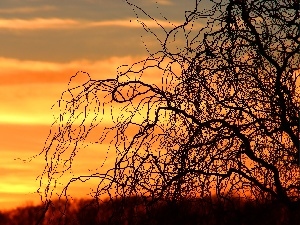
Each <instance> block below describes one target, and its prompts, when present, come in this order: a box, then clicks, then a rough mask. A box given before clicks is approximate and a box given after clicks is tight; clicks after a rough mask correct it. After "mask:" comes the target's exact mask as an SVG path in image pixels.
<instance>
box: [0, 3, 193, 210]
mask: <svg viewBox="0 0 300 225" xmlns="http://www.w3.org/2000/svg"><path fill="white" fill-rule="evenodd" d="M132 2H133V3H138V5H139V6H141V8H143V9H144V10H145V11H146V12H147V13H149V14H150V15H151V16H153V17H154V18H156V19H157V20H158V21H159V22H160V23H161V24H162V25H163V26H164V27H165V28H167V29H171V28H173V27H174V25H176V24H180V23H182V22H183V21H184V10H192V9H193V7H194V4H195V3H194V1H192V0H191V1H181V0H145V1H137V0H136V1H132ZM160 13H161V14H160ZM138 15H139V18H140V19H141V20H142V21H143V22H144V23H145V24H146V25H147V26H148V27H149V28H151V29H152V30H153V31H155V32H157V34H158V35H161V36H160V37H164V36H163V33H162V32H161V28H159V27H158V26H157V24H156V23H154V22H153V21H151V20H150V19H149V18H147V17H146V16H145V15H143V14H142V13H141V12H139V13H138ZM162 15H163V16H165V17H167V18H168V21H169V22H171V23H168V22H167V21H166V20H165V19H164V18H163V16H162ZM172 24H173V25H172ZM141 36H143V37H141ZM0 43H1V44H0V45H1V51H0V68H1V72H0V77H1V79H0V86H1V88H0V106H1V107H0V209H8V208H11V207H15V206H18V205H22V204H25V203H26V202H27V203H28V202H30V201H33V202H36V201H37V200H38V199H39V196H38V195H37V194H34V192H36V190H37V188H38V187H39V182H38V180H36V178H37V176H39V175H40V174H41V172H42V170H43V167H44V164H45V161H44V158H43V156H40V157H37V158H35V159H33V160H32V161H31V162H23V160H28V159H29V158H30V157H32V156H34V155H36V154H38V153H39V152H40V151H41V150H42V149H43V146H44V143H45V140H46V138H47V136H48V133H49V130H50V125H51V124H52V122H53V121H54V119H53V114H55V110H54V111H53V110H52V111H51V106H52V105H53V104H55V102H56V101H57V100H58V99H59V98H60V96H61V93H62V92H63V91H64V90H66V88H67V84H68V81H69V79H70V77H71V76H72V75H74V74H75V73H76V72H77V71H85V72H88V73H89V74H90V76H91V77H92V78H94V79H96V78H97V79H102V78H108V77H115V75H116V68H117V67H118V66H120V65H123V64H128V65H131V64H132V63H134V62H137V61H139V60H140V59H144V58H145V57H146V56H147V55H148V53H147V51H146V48H145V46H144V45H145V43H146V44H147V47H148V48H149V50H150V51H156V50H157V49H158V45H157V43H158V42H157V41H156V40H155V38H154V37H153V36H151V35H150V34H149V33H147V32H145V31H144V29H143V28H142V25H141V24H140V23H139V22H137V19H136V15H135V13H134V11H133V10H132V8H130V6H128V5H127V4H126V3H125V2H124V1H122V0H113V1H104V0H72V2H70V1H62V0H52V1H42V0H2V1H1V2H0ZM153 78H154V77H152V79H153ZM94 150H95V152H96V151H97V148H95V149H94ZM98 153H99V152H98ZM101 154H102V153H101V152H100V153H99V157H100V158H99V161H101ZM95 155H96V154H94V153H87V154H84V155H82V157H80V158H79V159H80V161H79V162H77V163H78V168H79V169H80V168H81V167H82V168H85V167H87V165H90V164H93V163H94V164H96V163H99V162H97V161H95ZM76 188H77V189H76ZM74 193H77V194H78V196H79V195H80V193H81V187H80V185H79V186H78V187H74Z"/></svg>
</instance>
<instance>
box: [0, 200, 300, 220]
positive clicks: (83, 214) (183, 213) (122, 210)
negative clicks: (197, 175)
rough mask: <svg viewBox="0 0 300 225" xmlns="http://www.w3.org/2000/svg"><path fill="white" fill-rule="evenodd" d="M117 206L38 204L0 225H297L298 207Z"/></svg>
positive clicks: (234, 203) (0, 216)
mask: <svg viewBox="0 0 300 225" xmlns="http://www.w3.org/2000/svg"><path fill="white" fill-rule="evenodd" d="M121 203H122V201H121V200H115V201H113V202H112V201H106V202H100V203H99V204H97V202H96V201H93V200H74V201H72V202H70V201H69V202H67V203H66V202H65V201H55V202H52V203H51V204H50V205H49V208H48V210H47V212H46V213H45V214H43V212H44V211H45V206H44V205H42V204H41V205H40V206H26V207H19V208H17V209H14V210H11V211H8V212H0V224H1V225H21V224H22V225H33V224H37V223H38V221H41V222H40V223H39V224H41V225H50V224H51V225H52V224H55V225H56V224H57V225H62V224H65V225H71V224H72V225H108V224H109V225H110V224H118V225H131V224H132V225H147V224H151V225H160V224H163V225H171V224H172V225H173V224H174V225H176V224H182V225H188V224H189V225H197V224H201V225H202V224H203V225H212V224H218V225H222V224H228V225H235V224H238V225H248V224H249V225H250V224H256V225H260V224H262V225H268V224H270V225H271V224H272V225H276V224H288V225H293V224H295V225H300V206H299V205H298V206H295V207H294V208H293V209H288V208H286V207H284V206H282V205H280V204H277V203H272V204H271V203H269V204H258V203H255V202H250V201H241V200H239V201H238V200H236V199H235V200H231V203H230V204H229V203H228V204H224V203H221V202H217V201H215V202H214V203H212V202H211V201H207V200H199V199H196V200H194V201H191V200H189V201H182V202H181V203H179V204H171V203H166V202H158V203H157V204H154V205H152V206H151V207H150V206H149V207H146V206H143V205H142V204H141V199H140V198H137V197H132V198H128V199H127V200H126V204H125V207H122V204H121ZM147 209H148V211H147ZM43 215H45V217H44V218H43Z"/></svg>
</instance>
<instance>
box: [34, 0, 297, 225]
mask: <svg viewBox="0 0 300 225" xmlns="http://www.w3.org/2000/svg"><path fill="white" fill-rule="evenodd" d="M126 2H127V3H128V4H129V5H130V6H131V7H132V8H133V9H134V11H135V12H136V15H137V17H138V15H139V13H142V14H143V15H144V16H147V17H148V18H150V19H152V20H154V21H155V22H157V23H159V22H158V20H157V19H156V18H153V17H151V16H150V15H148V14H147V13H146V11H145V10H143V9H141V8H140V7H138V6H137V5H135V4H133V3H132V2H129V1H126ZM209 2H210V3H211V5H212V6H211V8H209V9H206V7H207V4H206V2H203V1H195V3H196V4H195V9H194V10H192V11H186V12H185V19H186V21H185V22H184V23H183V24H182V25H181V26H175V25H174V29H171V30H166V29H164V28H163V27H162V26H161V28H162V31H163V32H165V39H164V40H160V38H159V37H158V36H157V35H156V34H155V32H153V31H152V30H151V29H149V28H148V27H147V24H144V28H145V30H146V31H147V32H149V33H151V34H153V35H154V36H155V37H157V40H158V43H159V44H160V45H161V50H160V51H158V52H154V53H153V52H151V51H149V57H148V58H146V59H145V60H143V61H141V62H137V63H135V64H133V65H132V66H131V67H129V68H128V67H126V70H124V67H121V68H120V69H119V71H118V74H117V76H116V77H115V78H111V79H106V80H93V79H91V78H90V77H89V76H88V74H87V73H81V74H86V75H87V82H86V83H84V84H82V85H79V86H77V87H72V86H71V81H72V79H73V78H76V76H77V74H76V75H75V76H73V77H72V79H71V81H70V86H69V88H68V90H67V91H66V92H64V93H63V95H62V98H61V100H59V101H58V104H57V105H58V107H59V108H60V110H61V113H60V115H58V117H57V120H56V121H55V122H54V124H53V127H52V130H51V133H50V135H49V137H48V139H47V142H46V145H45V148H44V149H43V151H42V152H41V154H45V160H46V166H45V170H44V171H43V173H42V176H41V190H42V191H41V190H40V193H41V195H42V196H43V197H44V198H46V199H47V200H48V199H52V198H53V193H54V192H55V187H56V185H57V183H58V182H59V181H58V180H59V179H60V177H61V176H63V175H65V174H67V173H69V171H72V165H73V162H74V160H75V159H76V155H77V154H78V152H79V151H82V149H84V148H85V147H86V146H84V145H83V144H86V145H88V144H92V141H89V140H88V139H89V134H90V133H93V131H94V130H95V129H96V128H97V127H99V126H100V125H101V115H106V116H107V115H110V114H111V115H110V116H111V117H112V121H113V125H112V126H111V127H105V129H103V130H102V131H101V132H99V138H98V139H97V140H96V141H95V140H94V141H93V142H94V143H97V144H101V143H106V144H107V143H110V145H111V146H113V147H112V148H113V149H115V154H116V159H115V165H114V166H113V167H112V168H111V169H109V170H107V171H101V168H102V166H103V164H104V163H105V162H100V165H99V168H98V169H99V170H95V171H93V172H91V173H90V174H88V175H82V176H81V175H80V176H74V177H72V178H71V179H70V181H69V182H68V183H67V185H66V186H65V189H64V190H63V192H62V193H61V196H64V195H65V196H68V194H67V191H68V188H69V186H70V185H72V183H73V182H75V181H82V182H84V181H86V180H87V179H91V178H98V179H99V180H100V181H99V186H98V187H97V188H96V190H93V193H92V194H93V196H94V197H95V199H99V198H100V197H101V196H102V195H109V196H110V197H111V199H114V198H116V197H118V198H120V199H122V201H120V204H117V205H116V206H114V207H112V211H113V217H112V218H111V221H110V223H109V224H120V223H121V222H120V221H122V223H124V220H123V219H124V217H126V215H132V214H133V212H134V210H133V208H132V207H131V208H130V207H129V208H126V207H125V206H126V204H130V199H128V198H127V197H128V196H132V195H138V196H142V198H141V200H142V202H144V204H146V203H147V204H149V205H151V206H152V207H154V206H155V205H156V204H157V203H159V202H161V201H163V199H169V201H170V203H168V204H167V205H166V206H163V205H162V206H161V207H158V208H157V210H155V207H154V209H153V210H154V211H151V210H150V211H147V210H146V215H147V217H145V218H147V219H144V217H143V216H141V218H142V220H143V222H141V223H142V224H146V223H149V224H174V223H177V224H183V223H186V224H197V223H198V224H253V223H254V222H253V221H255V224H260V223H261V224H274V223H276V221H278V218H277V216H279V215H280V213H279V211H280V210H279V209H278V208H277V206H274V207H275V208H273V204H278V205H281V206H282V207H283V208H284V209H285V210H288V211H291V212H292V211H294V210H296V209H298V205H299V201H300V167H299V111H300V104H299V99H300V91H299V90H300V89H299V82H300V78H299V77H300V74H299V65H300V18H299V1H295V0H292V1H291V0H284V1H283V0H282V1H277V0H276V1H275V0H271V1H265V0H227V1H215V0H211V1H209ZM179 35H181V38H182V37H183V41H182V39H180V38H179ZM177 40H179V41H178V42H177ZM180 40H181V41H180ZM133 47H134V46H133ZM144 73H150V74H152V75H151V77H150V79H149V78H148V79H147V76H146V75H144ZM153 74H155V76H156V77H159V79H158V80H159V81H160V80H161V83H157V82H155V81H154V79H152V78H153V77H154V75H153ZM151 82H153V83H151ZM119 106H120V107H122V108H121V112H118V113H114V111H113V109H114V108H117V107H119ZM109 107H111V108H109ZM88 117H89V118H91V117H92V120H88V119H87V118H88ZM106 118H107V117H106ZM75 123H77V125H76V124H75ZM78 124H79V125H78ZM111 137H113V138H111ZM99 150H100V149H99ZM101 151H103V150H101ZM108 151H109V149H107V150H105V152H108ZM211 196H215V197H214V198H215V200H216V202H217V203H218V204H216V205H215V206H214V207H212V204H211V202H209V204H208V206H207V208H206V205H205V204H206V203H205V202H206V201H208V200H209V201H212V199H213V198H212V197H211ZM196 197H197V198H198V197H199V199H201V200H199V201H201V204H196V206H193V207H188V206H186V207H184V205H185V204H187V203H185V201H187V202H188V203H189V204H190V203H192V201H193V199H194V198H196ZM234 197H239V198H241V199H244V201H245V202H244V204H243V206H239V207H237V208H235V207H231V205H232V201H233V200H232V199H233V198H234ZM149 199H150V200H149ZM183 199H184V200H183ZM128 201H129V203H128ZM251 201H252V202H259V204H258V205H257V204H254V205H253V204H252V203H250V202H251ZM178 203H181V204H180V207H178V206H177V205H178ZM112 204H113V202H112ZM87 207H91V208H86V211H84V209H80V210H79V211H78V214H77V215H78V220H79V221H82V223H83V224H84V221H88V218H94V217H95V216H96V215H97V218H98V215H99V213H100V211H101V210H100V211H97V210H95V209H94V208H93V206H91V205H90V206H87ZM195 207H196V208H197V207H204V208H202V209H200V213H199V211H197V210H196V212H197V213H199V214H197V213H196V214H195V215H193V213H192V209H194V208H195ZM100 209H101V204H100ZM125 209H126V210H125ZM186 209H188V210H187V211H185V210H186ZM82 210H83V211H82ZM278 210H279V211H278ZM108 214H109V213H108ZM298 214H299V213H294V214H290V216H287V217H286V218H290V221H288V223H289V224H292V223H294V222H295V220H296V219H293V218H292V217H297V216H298ZM141 215H143V214H142V213H141ZM298 219H299V218H298ZM65 220H67V217H66V218H65ZM200 221H201V222H200ZM88 223H89V224H93V223H95V221H94V220H93V219H91V220H90V221H89V222H88ZM135 223H139V221H136V219H135V217H133V216H129V217H128V224H135ZM103 224H105V222H103Z"/></svg>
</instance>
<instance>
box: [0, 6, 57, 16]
mask: <svg viewBox="0 0 300 225" xmlns="http://www.w3.org/2000/svg"><path fill="white" fill-rule="evenodd" d="M56 9H57V8H56V7H55V6H50V5H45V6H40V7H19V8H7V9H0V13H2V14H15V13H24V14H26V13H33V12H43V11H52V10H56Z"/></svg>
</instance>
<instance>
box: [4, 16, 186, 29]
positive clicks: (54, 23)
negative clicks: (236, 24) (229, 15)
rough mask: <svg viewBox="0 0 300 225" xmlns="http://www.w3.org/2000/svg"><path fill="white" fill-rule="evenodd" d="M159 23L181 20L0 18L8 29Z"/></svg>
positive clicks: (170, 25)
mask: <svg viewBox="0 0 300 225" xmlns="http://www.w3.org/2000/svg"><path fill="white" fill-rule="evenodd" d="M159 24H160V25H161V26H163V27H164V28H174V27H175V26H178V25H181V24H182V23H181V22H176V21H165V20H156V21H153V20H150V19H145V20H142V21H140V20H137V19H136V18H134V19H123V20H107V21H88V20H75V19H60V18H33V19H0V29H8V30H40V29H82V28H91V27H112V26H118V27H128V28H140V27H142V26H147V27H148V28H159V27H160V26H159Z"/></svg>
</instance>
